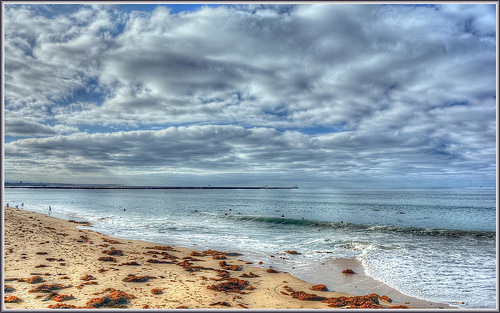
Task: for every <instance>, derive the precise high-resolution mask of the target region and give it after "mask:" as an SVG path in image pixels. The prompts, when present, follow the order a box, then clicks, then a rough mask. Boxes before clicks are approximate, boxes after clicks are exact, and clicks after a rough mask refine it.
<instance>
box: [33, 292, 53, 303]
mask: <svg viewBox="0 0 500 313" xmlns="http://www.w3.org/2000/svg"><path fill="white" fill-rule="evenodd" d="M55 295H57V292H54V291H51V292H49V293H48V294H47V295H46V296H45V298H43V299H42V301H49V300H50V299H52V298H53V297H54V296H55ZM41 297H42V296H37V298H41Z"/></svg>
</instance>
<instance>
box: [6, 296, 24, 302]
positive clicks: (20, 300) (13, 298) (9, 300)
mask: <svg viewBox="0 0 500 313" xmlns="http://www.w3.org/2000/svg"><path fill="white" fill-rule="evenodd" d="M3 301H4V302H5V303H21V302H23V299H21V298H18V297H16V296H5V297H3Z"/></svg>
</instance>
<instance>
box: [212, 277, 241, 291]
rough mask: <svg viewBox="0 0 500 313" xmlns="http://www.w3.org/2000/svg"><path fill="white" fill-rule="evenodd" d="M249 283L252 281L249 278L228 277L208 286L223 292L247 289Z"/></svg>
mask: <svg viewBox="0 0 500 313" xmlns="http://www.w3.org/2000/svg"><path fill="white" fill-rule="evenodd" d="M249 284H250V283H249V282H248V281H247V280H242V279H238V278H228V279H227V281H225V282H222V283H218V284H216V285H211V286H207V288H208V289H211V290H215V291H222V292H239V291H240V290H243V289H245V288H246V287H247V286H248V285H249Z"/></svg>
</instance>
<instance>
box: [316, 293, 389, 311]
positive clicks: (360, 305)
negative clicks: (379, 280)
mask: <svg viewBox="0 0 500 313" xmlns="http://www.w3.org/2000/svg"><path fill="white" fill-rule="evenodd" d="M378 298H379V296H378V295H377V294H375V293H372V294H369V295H365V296H355V297H335V298H328V299H326V300H324V301H322V302H324V303H328V306H331V307H344V306H348V307H350V308H356V309H381V308H383V307H382V306H381V305H380V304H379V302H378Z"/></svg>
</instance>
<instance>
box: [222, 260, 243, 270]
mask: <svg viewBox="0 0 500 313" xmlns="http://www.w3.org/2000/svg"><path fill="white" fill-rule="evenodd" d="M219 266H220V267H222V268H223V269H225V270H231V271H241V270H242V268H243V267H242V266H241V265H232V264H228V263H227V262H226V261H220V262H219Z"/></svg>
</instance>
